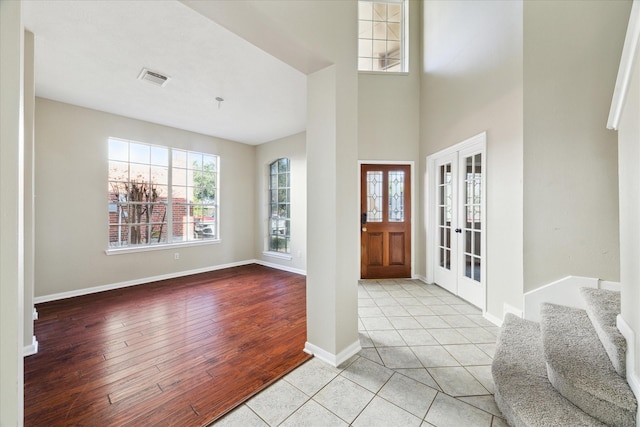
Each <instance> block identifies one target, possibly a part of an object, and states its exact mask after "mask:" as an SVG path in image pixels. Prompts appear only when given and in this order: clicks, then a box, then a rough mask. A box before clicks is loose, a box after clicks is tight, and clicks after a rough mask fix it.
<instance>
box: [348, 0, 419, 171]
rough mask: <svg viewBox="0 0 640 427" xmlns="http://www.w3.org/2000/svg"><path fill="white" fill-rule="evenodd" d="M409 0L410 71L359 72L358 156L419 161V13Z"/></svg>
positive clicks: (363, 158) (361, 157) (417, 7)
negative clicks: (398, 72) (397, 73)
mask: <svg viewBox="0 0 640 427" xmlns="http://www.w3.org/2000/svg"><path fill="white" fill-rule="evenodd" d="M421 4H422V3H421V2H419V1H415V0H410V1H409V72H408V73H406V74H399V75H395V74H393V73H390V74H385V73H359V74H358V158H359V159H360V160H402V161H416V162H417V161H418V150H419V133H420V65H421V64H420V22H421V19H420V12H421V9H422V7H421Z"/></svg>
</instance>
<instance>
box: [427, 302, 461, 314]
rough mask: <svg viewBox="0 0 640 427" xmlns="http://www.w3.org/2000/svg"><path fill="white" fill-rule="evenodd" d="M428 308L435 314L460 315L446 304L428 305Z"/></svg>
mask: <svg viewBox="0 0 640 427" xmlns="http://www.w3.org/2000/svg"><path fill="white" fill-rule="evenodd" d="M429 308H430V309H431V310H433V312H434V313H435V314H460V313H458V312H457V311H456V309H454V308H453V307H451V306H450V305H448V304H441V305H430V306H429Z"/></svg>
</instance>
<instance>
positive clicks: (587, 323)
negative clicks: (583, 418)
mask: <svg viewBox="0 0 640 427" xmlns="http://www.w3.org/2000/svg"><path fill="white" fill-rule="evenodd" d="M540 317H541V322H540V330H541V333H542V343H543V349H544V359H545V361H546V365H547V376H548V378H549V381H550V382H551V384H553V386H554V387H555V388H556V390H558V391H559V392H560V394H562V395H563V396H564V397H565V398H567V399H568V400H570V401H571V402H572V403H574V404H575V405H576V406H577V407H579V408H580V409H582V410H583V411H584V412H586V413H587V414H589V415H591V416H592V417H594V418H596V419H598V420H600V421H602V422H603V423H605V424H607V425H611V426H620V427H627V426H628V427H632V426H635V416H636V410H637V402H636V399H635V396H634V395H633V392H632V391H631V388H630V387H629V385H628V384H627V382H626V381H625V380H624V379H623V378H622V377H620V375H618V373H617V372H616V371H615V369H614V368H613V365H612V364H611V361H610V360H609V356H608V355H607V353H606V351H605V349H604V347H603V345H602V343H601V342H600V339H599V338H598V334H597V333H596V331H595V329H594V327H593V325H592V324H591V320H590V319H589V316H588V315H587V312H586V311H585V310H582V309H579V308H573V307H565V306H561V305H556V304H549V303H544V304H542V305H541V310H540Z"/></svg>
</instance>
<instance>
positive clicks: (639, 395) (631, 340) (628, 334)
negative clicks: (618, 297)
mask: <svg viewBox="0 0 640 427" xmlns="http://www.w3.org/2000/svg"><path fill="white" fill-rule="evenodd" d="M616 326H617V327H618V330H619V331H620V333H621V334H622V335H623V336H624V338H625V339H626V340H627V365H626V369H627V382H628V383H629V387H631V390H632V391H633V394H635V395H636V399H638V400H640V378H639V377H638V372H636V370H635V366H636V364H635V361H636V347H635V343H636V334H635V333H634V332H633V329H631V326H629V324H628V323H627V322H626V321H625V320H624V318H623V317H622V314H618V317H616ZM636 426H637V427H640V408H638V413H637V414H636Z"/></svg>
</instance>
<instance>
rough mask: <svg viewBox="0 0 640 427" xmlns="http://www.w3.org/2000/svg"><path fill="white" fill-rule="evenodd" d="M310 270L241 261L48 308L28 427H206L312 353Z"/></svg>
mask: <svg viewBox="0 0 640 427" xmlns="http://www.w3.org/2000/svg"><path fill="white" fill-rule="evenodd" d="M305 287H306V280H305V277H304V276H300V275H297V274H293V273H288V272H284V271H279V270H274V269H270V268H267V267H262V266H259V265H254V264H252V265H248V266H243V267H234V268H229V269H225V270H219V271H214V272H210V273H203V274H197V275H192V276H187V277H182V278H178V279H170V280H164V281H159V282H154V283H149V284H145V285H139V286H133V287H129V288H125V289H118V290H113V291H108V292H102V293H99V294H92V295H86V296H81V297H76V298H70V299H65V300H60V301H52V302H48V303H44V304H39V305H38V306H37V310H38V314H39V320H37V321H36V322H35V334H36V337H37V339H38V343H39V351H38V353H37V354H36V355H33V356H29V357H26V358H25V365H24V370H25V426H44V425H46V426H68V425H69V426H79V425H82V426H141V425H144V426H151V425H177V426H201V425H207V424H208V423H209V422H210V421H212V420H214V419H216V418H218V417H220V416H221V415H223V414H225V413H226V412H227V411H229V410H230V409H232V408H233V407H235V406H236V405H238V404H239V403H241V402H243V401H245V400H246V399H248V398H249V397H251V396H253V395H254V394H256V393H257V392H258V391H260V390H262V389H263V388H265V387H266V386H268V385H269V384H271V383H273V382H274V381H275V380H277V379H278V378H280V377H282V376H283V375H285V374H286V373H288V372H290V371H291V370H293V369H294V368H295V367H297V366H299V365H300V364H302V363H303V362H305V361H306V360H308V359H309V358H310V356H309V355H307V354H306V353H304V352H303V348H304V344H305V341H306V291H305Z"/></svg>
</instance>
